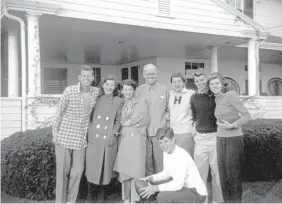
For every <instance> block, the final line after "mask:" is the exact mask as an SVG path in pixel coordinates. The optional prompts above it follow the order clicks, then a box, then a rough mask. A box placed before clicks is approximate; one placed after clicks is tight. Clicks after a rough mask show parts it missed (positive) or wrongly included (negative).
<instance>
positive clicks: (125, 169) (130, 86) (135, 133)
mask: <svg viewBox="0 0 282 204" xmlns="http://www.w3.org/2000/svg"><path fill="white" fill-rule="evenodd" d="M135 89H136V84H135V82H134V81H133V80H131V79H128V80H124V81H123V84H122V95H123V96H124V101H125V102H124V106H123V108H122V116H121V124H122V129H121V138H120V144H119V150H118V155H117V159H116V163H115V166H114V170H115V171H117V172H118V173H119V181H120V182H121V183H122V197H123V200H124V201H125V202H126V203H127V202H131V203H134V202H136V201H139V200H140V197H139V196H138V195H137V193H136V190H135V186H134V180H135V179H138V178H143V177H144V176H145V161H146V128H147V125H148V123H149V115H148V109H147V105H146V101H145V99H140V98H139V99H137V98H135V97H133V96H134V91H135Z"/></svg>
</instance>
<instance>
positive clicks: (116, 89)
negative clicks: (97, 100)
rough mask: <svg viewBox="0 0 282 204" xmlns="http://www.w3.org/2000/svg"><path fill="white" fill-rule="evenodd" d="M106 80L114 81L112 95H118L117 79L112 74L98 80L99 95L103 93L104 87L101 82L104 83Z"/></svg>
mask: <svg viewBox="0 0 282 204" xmlns="http://www.w3.org/2000/svg"><path fill="white" fill-rule="evenodd" d="M107 81H114V82H115V89H114V91H113V96H118V95H119V86H118V85H119V83H118V81H117V79H116V78H115V77H114V76H106V77H103V78H102V80H101V82H100V86H99V88H100V93H99V96H102V95H104V94H105V91H104V88H103V84H105V83H106V82H107Z"/></svg>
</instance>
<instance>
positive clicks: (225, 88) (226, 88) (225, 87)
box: [207, 72, 231, 93]
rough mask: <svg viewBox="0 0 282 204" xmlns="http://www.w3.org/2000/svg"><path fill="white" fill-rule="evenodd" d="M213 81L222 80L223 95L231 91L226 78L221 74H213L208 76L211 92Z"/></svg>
mask: <svg viewBox="0 0 282 204" xmlns="http://www.w3.org/2000/svg"><path fill="white" fill-rule="evenodd" d="M213 79H219V80H220V82H221V84H222V92H223V93H225V92H227V91H230V90H231V87H230V84H229V83H228V82H227V81H226V79H225V78H224V76H223V75H222V74H221V73H219V72H213V73H211V74H210V75H209V76H208V78H207V84H208V88H209V90H210V81H211V80H213Z"/></svg>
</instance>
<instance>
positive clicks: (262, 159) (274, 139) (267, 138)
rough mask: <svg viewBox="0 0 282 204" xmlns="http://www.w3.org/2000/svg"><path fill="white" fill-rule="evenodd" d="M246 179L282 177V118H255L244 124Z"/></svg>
mask: <svg viewBox="0 0 282 204" xmlns="http://www.w3.org/2000/svg"><path fill="white" fill-rule="evenodd" d="M243 132H244V164H243V180H244V181H265V180H277V179H281V178H282V120H265V119H264V120H253V121H251V122H249V123H248V124H247V125H245V126H243Z"/></svg>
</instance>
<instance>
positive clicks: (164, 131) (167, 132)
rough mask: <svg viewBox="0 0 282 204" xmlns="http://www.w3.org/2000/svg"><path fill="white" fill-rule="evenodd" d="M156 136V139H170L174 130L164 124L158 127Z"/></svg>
mask: <svg viewBox="0 0 282 204" xmlns="http://www.w3.org/2000/svg"><path fill="white" fill-rule="evenodd" d="M156 136H157V139H158V140H162V139H164V138H165V137H167V138H168V139H170V140H171V139H172V138H174V132H173V129H172V128H171V127H168V126H165V127H162V128H159V129H158V131H157V134H156Z"/></svg>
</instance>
